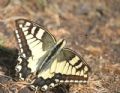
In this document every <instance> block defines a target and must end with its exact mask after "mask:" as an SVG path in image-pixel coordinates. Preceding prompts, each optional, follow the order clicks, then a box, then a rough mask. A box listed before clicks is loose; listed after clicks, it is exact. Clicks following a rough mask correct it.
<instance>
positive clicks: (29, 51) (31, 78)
mask: <svg viewBox="0 0 120 93" xmlns="http://www.w3.org/2000/svg"><path fill="white" fill-rule="evenodd" d="M16 28H17V29H16V30H15V36H16V39H17V42H18V45H19V57H18V63H17V65H16V67H15V70H16V73H17V75H18V77H19V78H20V79H21V80H25V81H27V82H29V83H30V84H31V86H34V87H35V88H37V90H39V89H40V90H42V91H46V90H48V89H51V88H53V87H55V86H57V85H59V84H61V83H86V82H87V80H88V72H89V71H90V68H89V66H88V65H87V63H86V62H85V61H84V59H83V58H82V57H81V56H79V55H78V54H77V53H75V52H74V51H72V50H70V49H68V48H64V46H65V44H66V42H65V40H63V39H62V40H59V41H56V39H55V38H54V36H53V35H52V34H51V33H49V32H48V31H47V30H45V29H44V28H43V27H41V26H40V25H38V24H36V23H34V22H32V21H29V20H26V19H18V20H16Z"/></svg>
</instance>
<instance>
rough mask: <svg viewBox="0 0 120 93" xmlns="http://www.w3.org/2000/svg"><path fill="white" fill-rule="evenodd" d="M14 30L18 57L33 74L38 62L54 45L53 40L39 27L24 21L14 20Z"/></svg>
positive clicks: (54, 41)
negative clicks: (26, 63)
mask: <svg viewBox="0 0 120 93" xmlns="http://www.w3.org/2000/svg"><path fill="white" fill-rule="evenodd" d="M16 27H17V30H15V34H16V38H17V41H18V45H19V52H20V57H23V58H24V59H26V60H27V62H28V65H27V66H28V67H29V68H30V69H31V72H35V70H36V68H37V64H38V63H37V62H38V60H39V59H40V58H41V57H42V56H44V54H45V53H46V51H47V50H49V49H50V48H51V47H53V46H54V44H55V43H56V40H55V38H54V37H53V36H52V35H51V34H50V33H49V32H47V31H46V30H45V29H43V28H42V27H40V26H39V25H37V24H35V23H33V22H31V21H28V20H25V19H18V20H16Z"/></svg>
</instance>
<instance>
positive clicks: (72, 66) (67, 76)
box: [50, 48, 90, 83]
mask: <svg viewBox="0 0 120 93" xmlns="http://www.w3.org/2000/svg"><path fill="white" fill-rule="evenodd" d="M50 71H51V73H55V76H54V78H55V80H56V81H57V82H60V83H62V82H66V83H70V82H74V83H86V82H87V79H88V72H89V71H90V67H89V66H88V65H87V63H86V62H85V61H84V59H83V58H82V57H81V56H79V55H78V54H76V53H75V52H73V51H72V50H70V49H68V48H64V49H63V50H62V51H61V53H60V54H59V55H58V56H57V58H56V60H55V61H54V62H53V64H52V66H51V70H50Z"/></svg>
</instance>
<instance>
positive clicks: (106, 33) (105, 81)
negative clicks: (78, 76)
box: [0, 0, 120, 93]
mask: <svg viewBox="0 0 120 93" xmlns="http://www.w3.org/2000/svg"><path fill="white" fill-rule="evenodd" d="M18 18H26V19H29V20H32V21H35V22H36V23H38V24H41V25H43V26H44V27H45V28H47V29H48V30H49V31H50V32H51V33H52V34H53V35H54V36H55V37H56V39H57V40H59V39H60V38H64V39H65V40H66V41H67V45H66V47H69V48H71V49H73V50H74V51H76V52H77V53H78V54H80V55H81V56H82V57H83V58H84V59H85V60H86V62H87V63H88V64H89V66H90V67H91V69H92V71H91V73H90V74H89V80H88V83H87V85H78V84H71V85H70V86H69V87H70V88H69V91H68V93H120V0H1V1H0V45H1V47H0V74H7V75H8V76H11V75H12V76H13V77H14V69H12V70H11V68H14V66H15V64H16V63H15V60H16V58H17V47H18V46H17V43H16V41H15V36H14V33H13V32H14V30H15V20H16V19H18ZM11 53H12V54H11ZM6 64H7V66H6ZM0 80H1V81H2V80H5V78H4V79H1V78H0ZM1 81H0V82H1ZM7 81H8V80H7ZM7 81H5V82H7ZM6 86H8V85H6ZM6 86H3V85H1V88H0V93H3V91H5V88H6ZM67 89H68V88H67ZM13 90H14V89H13ZM21 91H22V92H20V93H30V92H29V90H24V91H28V92H24V91H23V90H21ZM5 93H8V92H5ZM13 93H14V92H13ZM47 93H51V91H48V92H47ZM56 93H58V92H56ZM59 93H64V92H63V91H62V92H59Z"/></svg>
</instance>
